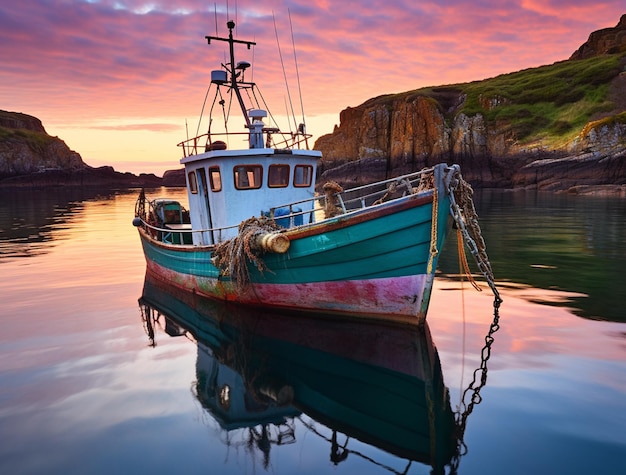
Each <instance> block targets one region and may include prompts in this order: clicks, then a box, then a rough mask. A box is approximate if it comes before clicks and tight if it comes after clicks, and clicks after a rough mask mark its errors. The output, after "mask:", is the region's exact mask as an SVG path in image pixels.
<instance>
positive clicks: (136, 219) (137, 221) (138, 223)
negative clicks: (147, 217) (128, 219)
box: [133, 216, 143, 228]
mask: <svg viewBox="0 0 626 475" xmlns="http://www.w3.org/2000/svg"><path fill="white" fill-rule="evenodd" d="M141 223H143V221H141V218H140V217H139V216H135V217H134V218H133V226H135V227H136V228H138V227H139V226H141Z"/></svg>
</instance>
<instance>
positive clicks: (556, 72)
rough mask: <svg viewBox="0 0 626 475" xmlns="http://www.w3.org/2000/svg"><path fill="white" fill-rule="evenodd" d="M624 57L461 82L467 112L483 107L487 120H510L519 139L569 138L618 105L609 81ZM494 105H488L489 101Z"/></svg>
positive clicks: (620, 67) (602, 58)
mask: <svg viewBox="0 0 626 475" xmlns="http://www.w3.org/2000/svg"><path fill="white" fill-rule="evenodd" d="M622 70H623V57H622V56H620V55H609V56H600V57H595V58H590V59H586V60H579V61H562V62H559V63H555V64H552V65H549V66H542V67H539V68H532V69H526V70H523V71H519V72H515V73H510V74H504V75H501V76H497V77H495V78H492V79H486V80H484V81H477V82H473V83H468V84H462V85H458V86H457V87H458V88H459V89H461V90H462V91H463V92H464V93H465V94H467V98H466V101H465V104H464V106H463V109H462V110H463V112H464V113H466V114H468V115H474V114H477V113H482V114H483V115H484V116H485V118H486V120H487V121H488V122H497V121H506V122H509V123H510V124H511V127H513V128H514V129H515V132H516V135H517V137H518V139H520V140H522V141H523V140H524V139H526V140H533V139H540V138H547V137H552V138H553V139H556V138H558V137H562V138H570V137H571V136H572V135H575V134H576V133H578V132H579V131H580V129H581V128H582V127H584V126H585V124H587V123H588V122H589V121H590V120H591V119H592V118H593V117H594V116H596V115H598V114H601V113H606V112H609V111H611V110H614V109H615V104H613V102H611V100H610V99H609V89H610V83H611V81H612V80H613V79H614V78H615V77H616V76H617V75H619V73H620V72H622ZM490 100H491V101H492V102H495V101H497V102H498V105H497V106H496V107H489V106H487V107H485V105H486V104H488V103H489V101H490Z"/></svg>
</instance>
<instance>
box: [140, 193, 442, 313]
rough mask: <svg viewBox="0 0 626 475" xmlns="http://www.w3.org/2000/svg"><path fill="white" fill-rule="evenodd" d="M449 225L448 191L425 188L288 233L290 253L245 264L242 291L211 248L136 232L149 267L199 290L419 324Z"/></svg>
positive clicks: (271, 305)
mask: <svg viewBox="0 0 626 475" xmlns="http://www.w3.org/2000/svg"><path fill="white" fill-rule="evenodd" d="M434 200H435V201H434ZM434 202H435V203H437V206H435V210H434V213H433V203H434ZM433 218H434V220H433ZM450 225H451V216H450V214H449V201H448V198H447V196H440V197H438V198H437V197H436V195H435V194H434V193H425V194H420V195H411V196H408V197H406V198H405V199H401V200H396V201H395V202H393V203H389V204H384V205H381V206H374V207H370V208H365V209H363V210H361V211H360V212H356V213H349V214H346V215H341V216H339V217H337V218H334V219H332V220H327V221H324V222H323V223H319V224H315V225H310V226H303V227H300V228H296V229H293V230H289V231H287V232H286V233H285V234H286V235H287V236H288V237H289V240H290V247H289V250H288V251H287V252H286V253H284V254H272V253H266V254H264V255H263V256H262V259H263V264H264V266H265V267H266V269H265V270H260V269H258V268H257V267H255V266H254V265H253V264H252V263H251V262H249V263H248V270H249V274H250V284H249V285H246V286H245V288H241V286H238V285H236V282H233V281H232V280H231V279H230V277H228V276H224V275H222V273H220V270H219V269H218V268H216V267H215V266H214V265H213V264H212V262H211V258H212V257H213V250H214V248H213V247H209V246H207V247H199V246H181V245H168V244H165V243H163V242H159V241H157V240H155V239H153V238H151V236H150V235H149V234H147V233H146V232H144V231H143V230H141V229H140V235H141V240H142V245H143V250H144V254H145V256H146V260H147V267H148V270H149V272H151V273H152V274H153V275H155V276H158V277H159V278H161V279H162V280H164V281H166V282H168V283H170V284H173V285H175V286H177V287H180V288H183V289H186V290H189V291H193V292H197V293H199V294H201V295H205V296H208V297H212V298H217V299H220V300H227V301H235V302H238V303H241V304H245V305H253V306H258V307H267V308H283V309H298V310H304V311H315V312H318V313H319V312H324V313H329V314H335V313H342V314H343V313H345V314H351V315H359V316H363V317H373V318H384V319H395V320H407V321H410V322H418V323H421V322H423V321H424V320H425V317H426V311H427V308H428V303H429V300H430V291H431V288H432V283H433V278H434V272H435V267H436V263H437V251H436V250H437V249H441V248H442V246H443V243H444V240H445V237H446V235H447V234H448V231H449V229H450ZM435 239H436V242H435Z"/></svg>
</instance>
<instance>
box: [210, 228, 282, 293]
mask: <svg viewBox="0 0 626 475" xmlns="http://www.w3.org/2000/svg"><path fill="white" fill-rule="evenodd" d="M280 229H281V227H280V226H278V225H277V224H276V222H275V221H273V220H271V219H267V218H263V217H262V218H255V217H252V218H249V219H247V220H246V221H243V222H242V223H241V224H240V225H239V232H238V234H237V236H235V237H234V238H231V239H228V240H227V241H224V242H221V243H219V244H218V245H217V246H216V247H215V251H213V258H212V261H213V265H215V267H217V268H218V269H219V272H220V276H230V277H231V280H232V281H233V282H234V284H235V287H236V289H237V291H238V292H243V291H245V290H246V289H247V288H248V286H249V285H250V272H249V271H248V265H247V261H248V260H250V261H251V262H252V263H253V264H254V265H255V266H256V267H257V269H258V270H259V271H260V272H263V271H264V270H266V269H267V267H266V266H265V264H264V262H263V260H262V259H261V257H260V255H261V253H262V251H260V250H255V249H252V247H251V246H250V243H251V240H252V239H253V238H255V237H256V236H257V235H258V234H265V233H268V232H272V231H278V230H280Z"/></svg>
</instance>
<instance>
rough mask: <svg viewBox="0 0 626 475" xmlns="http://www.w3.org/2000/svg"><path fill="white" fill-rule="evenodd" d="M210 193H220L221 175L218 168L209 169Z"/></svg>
mask: <svg viewBox="0 0 626 475" xmlns="http://www.w3.org/2000/svg"><path fill="white" fill-rule="evenodd" d="M209 183H210V184H211V191H222V173H221V172H220V168H219V167H209Z"/></svg>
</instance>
